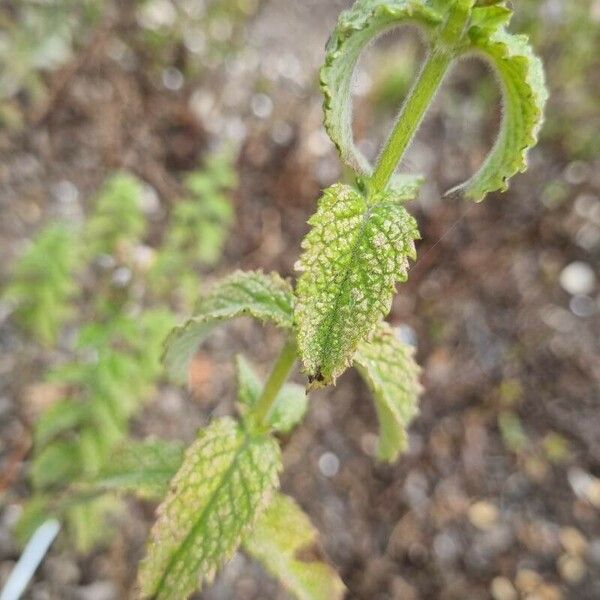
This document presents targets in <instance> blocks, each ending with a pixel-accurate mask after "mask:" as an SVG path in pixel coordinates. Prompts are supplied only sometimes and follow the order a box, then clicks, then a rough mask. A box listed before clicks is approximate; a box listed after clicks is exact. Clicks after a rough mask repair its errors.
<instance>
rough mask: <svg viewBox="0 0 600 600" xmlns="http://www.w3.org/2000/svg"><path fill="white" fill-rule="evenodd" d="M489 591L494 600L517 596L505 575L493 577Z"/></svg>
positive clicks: (510, 598) (508, 599)
mask: <svg viewBox="0 0 600 600" xmlns="http://www.w3.org/2000/svg"><path fill="white" fill-rule="evenodd" d="M490 592H491V594H492V598H494V600H517V599H518V597H519V596H518V594H517V590H515V587H514V586H513V584H512V583H511V581H510V579H507V578H506V577H494V579H493V580H492V585H491V586H490Z"/></svg>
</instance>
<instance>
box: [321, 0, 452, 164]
mask: <svg viewBox="0 0 600 600" xmlns="http://www.w3.org/2000/svg"><path fill="white" fill-rule="evenodd" d="M442 21H443V19H442V15H441V14H440V13H439V12H437V11H436V10H434V9H433V8H432V7H431V6H430V4H429V3H428V2H426V1H425V0H359V1H358V2H356V3H355V4H354V6H352V8H351V9H350V10H346V11H344V12H342V13H341V14H340V17H339V19H338V22H337V26H336V28H335V30H334V31H333V33H332V35H331V37H330V39H329V42H328V44H327V49H326V55H325V63H324V65H323V67H322V69H321V89H322V91H323V95H324V105H323V108H324V112H325V128H326V129H327V133H328V134H329V137H330V138H331V140H332V141H333V143H334V144H335V145H336V147H337V149H338V151H339V153H340V156H341V158H342V160H343V161H344V162H345V163H346V164H348V165H349V166H350V167H352V168H353V169H354V170H356V171H358V172H361V173H363V174H370V173H371V170H372V169H371V166H370V165H369V162H368V161H367V159H366V158H365V157H364V155H363V154H362V153H361V152H360V150H359V149H358V148H357V147H356V146H355V144H354V142H353V139H352V101H351V99H352V89H351V88H352V79H353V77H352V76H353V73H354V69H355V67H356V63H357V61H358V57H359V55H360V53H361V52H362V50H363V49H364V48H365V47H366V46H367V45H368V44H369V42H371V41H372V40H373V39H375V38H376V37H377V36H379V35H380V34H381V33H383V32H384V31H387V30H388V29H389V28H391V27H394V26H397V25H400V24H403V23H406V24H409V23H418V24H420V25H422V26H423V27H425V28H426V29H429V30H431V29H433V28H434V27H435V26H436V25H438V24H439V23H441V22H442Z"/></svg>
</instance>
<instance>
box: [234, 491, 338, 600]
mask: <svg viewBox="0 0 600 600" xmlns="http://www.w3.org/2000/svg"><path fill="white" fill-rule="evenodd" d="M317 536H318V533H317V530H316V529H315V528H314V527H313V525H312V523H311V522H310V520H309V519H308V517H307V516H306V515H305V514H304V513H303V512H302V509H301V508H300V507H299V506H298V505H297V504H296V502H294V500H292V499H291V498H290V497H288V496H284V495H282V494H277V495H276V496H275V498H274V499H273V501H272V502H271V504H270V505H269V506H268V507H267V510H266V511H265V512H264V513H263V514H262V516H261V517H260V518H259V519H258V521H257V523H256V526H255V527H254V529H253V530H252V534H251V535H250V536H248V538H247V539H246V541H245V542H244V549H245V550H246V551H247V552H248V554H250V556H253V557H254V558H255V559H257V560H258V561H259V562H261V563H262V564H263V565H264V566H265V568H266V569H267V571H268V572H269V573H271V575H273V576H274V577H276V578H277V579H278V580H279V581H280V582H281V584H282V585H283V586H284V587H285V588H286V589H287V590H288V591H289V592H290V593H291V594H292V595H293V596H294V597H296V598H298V600H341V599H342V598H343V597H344V592H345V587H344V584H343V583H342V581H341V579H340V578H339V577H338V575H337V574H336V573H335V571H334V570H333V569H332V568H331V567H330V566H329V565H327V564H325V563H324V562H322V561H320V560H318V559H316V558H308V557H307V558H304V557H303V555H306V554H309V553H310V554H311V555H314V554H315V549H316V548H315V547H316V545H317Z"/></svg>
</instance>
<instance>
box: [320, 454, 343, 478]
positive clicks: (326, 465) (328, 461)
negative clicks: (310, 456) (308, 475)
mask: <svg viewBox="0 0 600 600" xmlns="http://www.w3.org/2000/svg"><path fill="white" fill-rule="evenodd" d="M319 470H320V471H321V473H322V474H323V475H325V477H334V476H335V475H337V473H338V471H339V470H340V459H339V458H338V457H337V456H336V455H335V454H334V453H333V452H325V453H323V454H321V456H320V457H319Z"/></svg>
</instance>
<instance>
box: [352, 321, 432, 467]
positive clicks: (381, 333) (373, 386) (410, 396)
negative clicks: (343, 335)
mask: <svg viewBox="0 0 600 600" xmlns="http://www.w3.org/2000/svg"><path fill="white" fill-rule="evenodd" d="M354 366H355V367H356V368H357V370H358V371H359V373H360V374H361V375H362V377H363V378H364V380H365V381H366V383H367V385H368V386H369V388H370V390H371V392H372V393H373V397H374V400H375V408H376V410H377V417H378V419H379V431H380V433H379V449H378V454H379V458H380V459H381V460H385V461H388V462H393V461H395V460H396V459H397V458H398V454H399V453H400V452H401V451H402V450H404V449H405V448H406V444H407V439H406V428H407V427H408V425H409V424H410V422H411V420H412V419H413V418H414V417H415V415H416V413H417V408H418V407H417V402H418V399H419V395H420V393H421V389H422V388H421V384H420V383H419V374H420V372H421V370H420V368H419V366H418V365H417V363H416V362H415V360H414V349H413V348H411V347H410V346H408V345H407V344H405V343H403V342H401V341H400V340H399V339H398V338H397V337H396V335H395V334H394V331H393V329H392V328H391V327H390V326H389V325H388V324H387V323H381V325H380V326H379V329H378V330H377V332H376V334H375V335H374V336H373V338H372V339H371V340H370V341H369V342H362V343H361V344H360V345H359V347H358V350H357V352H356V354H355V356H354Z"/></svg>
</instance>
